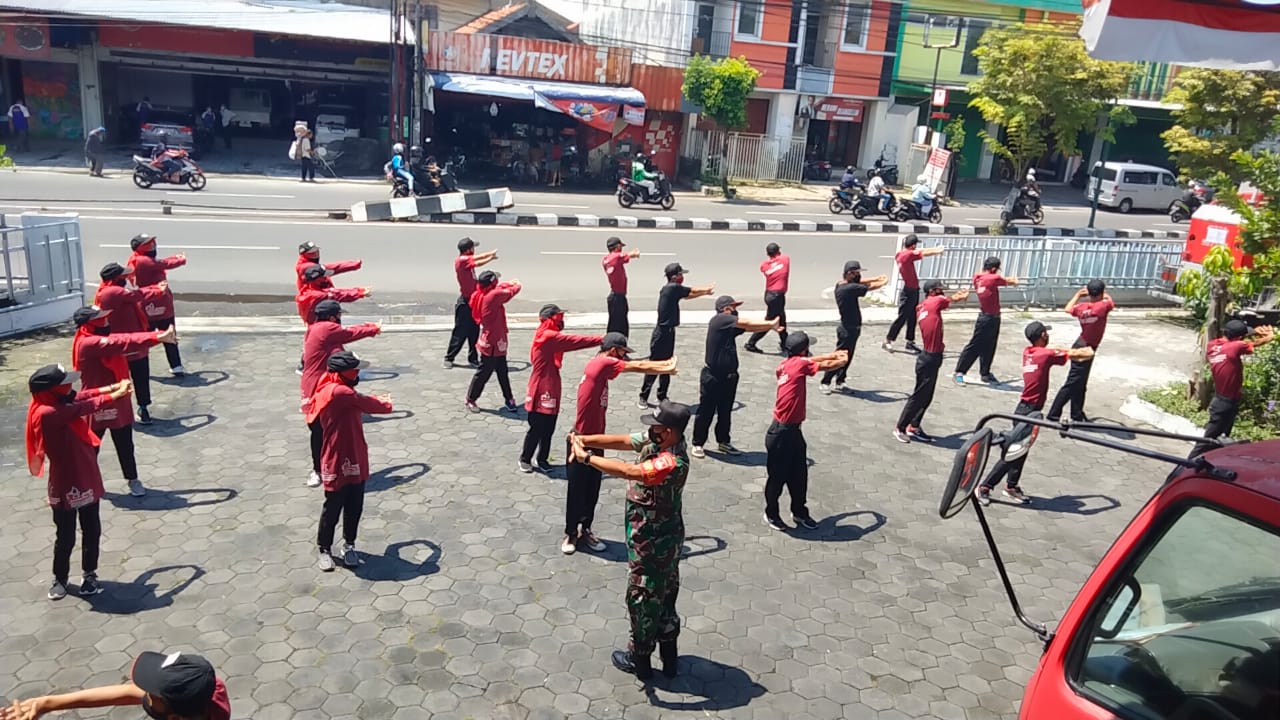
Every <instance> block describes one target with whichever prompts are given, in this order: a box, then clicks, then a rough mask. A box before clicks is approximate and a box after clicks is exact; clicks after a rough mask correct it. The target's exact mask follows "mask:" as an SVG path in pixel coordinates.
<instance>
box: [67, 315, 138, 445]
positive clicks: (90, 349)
mask: <svg viewBox="0 0 1280 720" xmlns="http://www.w3.org/2000/svg"><path fill="white" fill-rule="evenodd" d="M158 342H160V341H159V340H156V334H155V333H154V332H144V333H112V334H111V335H105V336H103V335H95V336H93V337H91V338H85V339H84V340H82V341H80V342H73V343H72V345H71V352H72V353H73V355H74V357H73V358H72V359H71V363H72V366H73V367H75V368H76V369H77V370H79V371H80V376H81V384H82V385H83V386H84V387H90V388H98V387H106V386H107V385H114V384H116V383H118V382H120V381H121V380H125V379H127V378H128V377H129V372H128V367H127V366H125V365H123V364H122V365H121V367H123V368H125V372H124V374H123V375H119V376H117V374H116V373H115V372H113V371H112V370H111V368H109V367H107V363H106V362H104V360H105V358H108V357H110V356H112V355H119V356H121V357H128V356H129V355H130V354H131V353H145V352H146V351H147V349H148V348H150V347H151V346H152V345H155V344H156V343H158ZM92 422H93V428H94V429H95V430H101V429H104V428H122V427H125V426H128V425H132V424H133V398H132V397H130V396H128V395H125V396H124V397H120V398H116V399H115V400H113V401H111V402H108V403H107V404H106V405H104V406H102V407H101V408H99V409H98V410H96V411H94V413H93V420H92Z"/></svg>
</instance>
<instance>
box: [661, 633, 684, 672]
mask: <svg viewBox="0 0 1280 720" xmlns="http://www.w3.org/2000/svg"><path fill="white" fill-rule="evenodd" d="M658 656H659V657H661V658H662V674H663V675H666V676H667V677H669V678H673V677H675V676H676V672H677V668H676V666H677V661H678V659H679V657H680V652H679V651H678V650H676V641H675V640H664V641H662V642H660V643H658Z"/></svg>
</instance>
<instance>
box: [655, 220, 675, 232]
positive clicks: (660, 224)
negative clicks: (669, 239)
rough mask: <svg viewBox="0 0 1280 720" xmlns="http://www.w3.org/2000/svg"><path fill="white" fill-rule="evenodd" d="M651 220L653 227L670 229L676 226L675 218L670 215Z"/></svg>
mask: <svg viewBox="0 0 1280 720" xmlns="http://www.w3.org/2000/svg"><path fill="white" fill-rule="evenodd" d="M653 222H654V227H656V228H658V229H660V230H672V229H674V228H675V226H676V219H675V218H670V217H656V218H654V219H653Z"/></svg>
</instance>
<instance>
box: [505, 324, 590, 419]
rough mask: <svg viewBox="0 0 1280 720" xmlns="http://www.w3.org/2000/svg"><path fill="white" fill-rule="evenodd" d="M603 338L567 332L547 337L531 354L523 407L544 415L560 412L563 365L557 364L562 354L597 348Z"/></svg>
mask: <svg viewBox="0 0 1280 720" xmlns="http://www.w3.org/2000/svg"><path fill="white" fill-rule="evenodd" d="M603 339H604V338H602V337H600V336H599V335H568V334H565V333H562V332H558V333H554V334H553V335H551V336H550V337H548V338H547V339H546V340H545V341H543V343H542V344H541V345H539V346H538V348H537V350H534V351H533V352H531V353H530V354H529V361H530V365H531V366H532V367H531V368H530V372H529V389H528V391H527V392H526V393H525V397H524V409H525V410H528V411H529V412H539V413H542V414H544V415H559V414H560V393H561V389H560V368H558V367H556V355H557V354H559V353H566V352H572V351H574V350H583V349H586V348H589V347H597V346H599V345H600V341H601V340H603Z"/></svg>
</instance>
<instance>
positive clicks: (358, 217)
mask: <svg viewBox="0 0 1280 720" xmlns="http://www.w3.org/2000/svg"><path fill="white" fill-rule="evenodd" d="M351 222H369V215H368V214H367V213H366V212H365V208H364V201H363V200H361V201H360V202H358V203H356V204H355V205H352V206H351Z"/></svg>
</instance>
